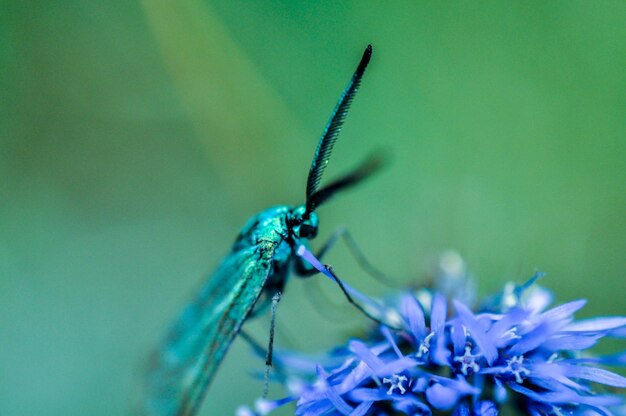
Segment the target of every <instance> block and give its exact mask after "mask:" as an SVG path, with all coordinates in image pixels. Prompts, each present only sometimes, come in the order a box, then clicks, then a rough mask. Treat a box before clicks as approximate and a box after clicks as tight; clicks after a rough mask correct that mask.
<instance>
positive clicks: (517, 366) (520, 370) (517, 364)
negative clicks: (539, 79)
mask: <svg viewBox="0 0 626 416" xmlns="http://www.w3.org/2000/svg"><path fill="white" fill-rule="evenodd" d="M523 363H524V356H523V355H518V356H515V357H513V358H511V359H510V360H506V367H505V368H504V371H505V372H509V373H511V374H513V375H514V376H515V381H516V382H517V383H518V384H522V382H523V381H524V379H523V378H522V374H523V375H525V376H528V375H529V374H530V370H528V369H527V368H525V367H524V366H523V365H522V364H523Z"/></svg>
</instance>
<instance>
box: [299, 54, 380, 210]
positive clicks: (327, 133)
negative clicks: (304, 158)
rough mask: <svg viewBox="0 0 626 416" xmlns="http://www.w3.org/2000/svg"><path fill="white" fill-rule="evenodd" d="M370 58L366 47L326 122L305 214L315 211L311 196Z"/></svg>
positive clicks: (312, 173) (315, 159)
mask: <svg viewBox="0 0 626 416" xmlns="http://www.w3.org/2000/svg"><path fill="white" fill-rule="evenodd" d="M371 57H372V45H367V47H366V48H365V52H363V57H362V58H361V62H359V66H357V68H356V71H354V75H352V78H351V79H350V82H349V83H348V85H347V86H346V89H345V90H344V91H343V94H341V97H340V98H339V102H337V105H336V106H335V109H334V110H333V112H332V114H331V116H330V120H328V123H327V124H326V127H325V128H324V133H323V134H322V138H321V139H320V141H319V143H318V144H317V149H315V156H314V157H313V162H312V163H311V169H310V170H309V177H308V179H307V184H306V212H307V213H311V212H313V211H314V210H315V206H314V205H313V204H312V201H311V196H313V195H314V194H315V192H316V191H317V189H318V188H319V184H320V180H321V179H322V175H323V173H324V169H326V165H327V164H328V160H329V159H330V154H331V153H332V151H333V146H334V145H335V142H336V141H337V136H339V132H340V131H341V127H342V126H343V122H344V120H345V118H346V115H347V114H348V110H349V109H350V104H351V103H352V100H353V99H354V96H355V95H356V92H357V91H358V89H359V86H360V85H361V78H362V77H363V73H364V72H365V68H367V64H368V63H369V62H370V58H371Z"/></svg>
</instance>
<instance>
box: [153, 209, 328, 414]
mask: <svg viewBox="0 0 626 416" xmlns="http://www.w3.org/2000/svg"><path fill="white" fill-rule="evenodd" d="M303 211H304V207H297V208H295V209H294V208H291V207H288V206H279V207H274V208H270V209H267V210H265V211H263V212H261V213H260V214H258V215H256V216H254V217H252V218H251V219H250V221H248V223H247V224H246V225H245V226H244V228H243V229H242V230H241V232H240V233H239V236H238V237H237V239H236V241H235V243H234V244H233V247H232V249H231V252H230V253H229V254H228V255H227V256H226V257H225V258H224V260H223V261H222V263H221V264H220V265H219V267H218V268H217V270H216V271H215V273H214V274H213V275H212V276H211V278H210V279H208V281H207V283H206V284H205V286H204V287H203V288H202V290H201V291H200V293H199V294H198V297H197V298H196V299H194V300H193V302H192V303H190V304H189V305H188V306H187V307H186V308H185V310H184V311H183V312H182V314H181V315H180V316H179V318H178V320H177V321H176V323H175V324H174V326H173V327H172V328H171V330H170V331H169V333H168V336H167V338H166V342H165V344H164V348H163V349H162V350H160V351H159V352H158V353H157V354H155V356H154V357H153V362H152V363H151V366H152V371H151V373H150V378H149V380H148V389H149V395H148V401H147V402H146V403H145V405H146V410H147V411H148V413H149V414H159V415H160V414H163V415H189V414H193V413H194V412H195V410H196V407H197V406H198V405H199V404H200V401H201V399H202V396H203V395H204V392H205V390H206V388H207V386H208V385H209V383H210V382H211V379H212V378H213V376H214V375H215V371H216V370H217V368H218V367H219V365H220V363H221V362H222V359H223V358H224V355H225V353H226V351H227V350H228V348H229V347H230V345H231V343H232V342H233V339H234V338H235V336H236V335H237V333H238V332H239V330H240V328H241V325H242V324H243V322H244V321H245V319H246V318H247V317H248V315H249V314H250V313H251V312H252V309H253V307H254V306H255V304H256V303H257V302H258V301H260V302H263V303H265V302H267V301H268V300H270V299H271V297H272V295H274V293H276V292H277V291H282V288H283V286H284V284H285V282H286V280H287V277H288V275H289V269H290V268H291V260H292V259H293V258H295V256H294V254H295V249H296V248H297V247H298V245H300V244H302V243H304V241H301V240H304V239H303V238H299V237H298V235H297V232H298V230H299V226H300V225H301V222H300V221H299V220H298V217H299V216H301V213H302V212H303ZM306 222H307V223H308V224H310V225H311V226H313V227H315V228H317V216H316V215H315V213H312V215H311V216H310V218H309V219H308V220H307V221H306ZM294 228H295V229H294Z"/></svg>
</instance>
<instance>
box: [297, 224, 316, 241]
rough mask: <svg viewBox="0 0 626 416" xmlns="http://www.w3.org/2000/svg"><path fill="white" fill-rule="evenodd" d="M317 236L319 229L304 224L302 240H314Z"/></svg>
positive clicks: (301, 227)
mask: <svg viewBox="0 0 626 416" xmlns="http://www.w3.org/2000/svg"><path fill="white" fill-rule="evenodd" d="M316 235H317V227H315V226H313V225H311V224H302V225H301V226H300V238H313V237H315V236H316Z"/></svg>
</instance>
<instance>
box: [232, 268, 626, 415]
mask: <svg viewBox="0 0 626 416" xmlns="http://www.w3.org/2000/svg"><path fill="white" fill-rule="evenodd" d="M538 277H540V276H539V275H536V276H534V277H533V278H532V279H531V281H530V283H528V284H525V285H521V286H511V285H510V286H509V287H507V288H506V289H505V291H504V292H503V293H502V294H501V295H500V296H498V297H494V298H492V300H491V301H489V302H487V303H484V304H483V307H482V308H480V309H479V310H478V311H476V312H474V311H472V309H471V308H470V306H469V305H467V304H466V303H464V302H462V301H459V300H455V299H453V300H452V301H451V302H449V300H448V299H446V296H444V294H441V293H434V292H432V291H429V290H421V291H419V292H418V293H415V292H404V293H402V294H400V295H398V296H396V297H395V298H392V299H390V300H388V301H387V302H386V303H385V304H383V305H380V304H378V303H376V302H374V301H371V302H368V304H369V305H370V308H372V309H376V308H378V316H381V317H384V316H388V315H390V311H391V312H392V313H391V315H393V316H398V317H400V322H401V324H400V328H399V329H398V330H390V329H389V328H388V327H386V326H383V325H381V326H378V327H377V328H376V330H375V331H372V332H371V333H370V334H368V336H367V337H366V339H353V340H350V341H349V342H348V343H347V345H346V347H347V348H344V349H342V350H340V351H341V352H340V353H339V356H340V360H341V363H339V364H334V365H331V366H327V367H322V366H321V365H318V366H317V367H316V370H315V374H312V373H309V374H308V378H307V375H306V374H305V375H302V374H301V375H300V377H301V379H302V382H301V383H300V384H299V386H300V387H299V389H298V391H297V392H296V391H291V395H290V397H288V398H285V399H282V400H280V401H276V402H273V403H274V406H278V405H282V404H285V403H287V402H290V401H296V415H301V416H318V415H319V416H321V415H351V416H365V415H431V414H433V412H447V414H453V415H468V416H469V415H485V416H486V415H489V416H491V415H497V414H498V413H499V411H500V409H501V408H502V406H503V405H504V404H505V403H515V404H516V406H518V407H519V408H520V410H522V411H523V412H525V413H527V414H531V415H566V414H567V415H607V414H609V415H610V414H612V413H611V411H610V410H609V409H610V408H611V407H614V408H615V406H620V405H621V404H622V401H623V400H622V397H621V396H619V395H617V394H614V393H612V392H609V393H606V394H603V393H601V392H600V391H601V389H611V388H613V389H623V388H626V378H624V377H622V376H620V375H618V374H616V373H613V372H611V371H608V370H606V369H603V368H600V367H599V365H602V364H611V365H620V364H621V365H623V364H625V363H626V351H624V352H622V353H619V354H617V355H614V356H610V357H600V358H591V357H588V356H586V355H584V353H585V351H586V350H587V349H588V348H590V347H591V346H593V345H594V344H595V343H596V342H597V341H598V340H599V339H600V338H603V337H607V336H615V335H617V336H623V335H624V332H626V330H625V328H626V317H609V318H594V319H588V320H583V321H575V320H574V313H575V312H576V311H578V310H579V309H580V308H582V307H583V306H584V305H585V301H582V300H578V301H574V302H569V303H566V304H563V305H560V306H557V307H554V308H552V309H546V308H547V306H548V304H549V302H548V301H547V300H549V299H550V296H549V294H548V292H546V291H545V290H544V289H541V288H538V287H537V286H534V285H533V284H534V283H535V281H536V280H537V279H538ZM351 290H353V289H351ZM456 290H457V291H458V289H456ZM359 299H365V297H364V296H363V295H360V294H359ZM418 299H420V300H421V302H420V301H418ZM276 357H277V359H278V360H280V357H281V353H280V352H278V353H277V354H276ZM334 358H335V359H337V358H338V357H337V351H335V357H334ZM302 359H303V360H305V361H306V358H302ZM288 370H289V368H288V366H287V368H286V371H288ZM307 380H308V381H307ZM257 407H258V406H257ZM265 408H273V407H272V406H271V405H270V406H269V407H268V406H266V407H265ZM242 414H244V413H242ZM246 414H247V413H246ZM250 414H255V413H250ZM256 414H262V413H258V412H257V413H256ZM263 414H264V413H263ZM438 414H439V413H438Z"/></svg>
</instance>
